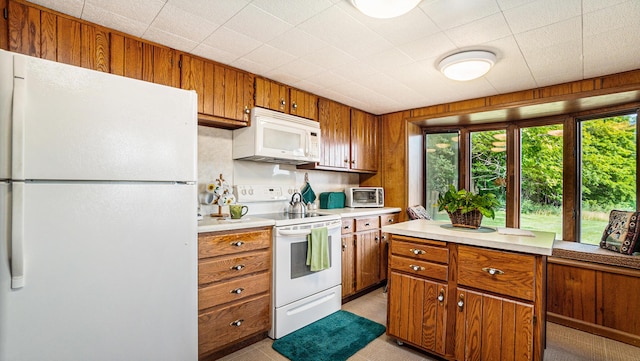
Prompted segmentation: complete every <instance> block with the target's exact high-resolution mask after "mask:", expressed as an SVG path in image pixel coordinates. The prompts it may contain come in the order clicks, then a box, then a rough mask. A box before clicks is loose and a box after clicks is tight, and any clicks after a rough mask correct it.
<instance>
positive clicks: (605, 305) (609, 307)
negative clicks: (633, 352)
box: [597, 272, 640, 335]
mask: <svg viewBox="0 0 640 361" xmlns="http://www.w3.org/2000/svg"><path fill="white" fill-rule="evenodd" d="M599 276H600V277H601V281H600V282H601V285H602V286H601V289H600V290H598V293H597V294H598V301H597V302H598V323H599V324H601V325H602V326H605V327H610V328H613V329H615V330H620V331H623V332H628V333H630V334H633V335H640V318H639V317H637V316H633V315H634V314H635V312H634V310H635V309H636V308H637V307H638V305H639V304H640V292H639V291H638V290H640V278H638V276H637V275H634V276H631V275H624V274H615V273H609V272H600V274H599Z"/></svg>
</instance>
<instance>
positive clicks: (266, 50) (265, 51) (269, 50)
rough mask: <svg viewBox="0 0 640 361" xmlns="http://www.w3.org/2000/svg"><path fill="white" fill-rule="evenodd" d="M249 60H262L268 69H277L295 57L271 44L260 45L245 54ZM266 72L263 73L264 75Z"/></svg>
mask: <svg viewBox="0 0 640 361" xmlns="http://www.w3.org/2000/svg"><path fill="white" fill-rule="evenodd" d="M245 58H246V59H247V60H249V61H253V62H260V63H262V65H263V66H265V67H266V68H267V69H268V70H267V72H269V71H271V69H276V68H278V67H280V66H282V65H284V64H287V63H289V62H291V61H293V60H294V59H295V57H294V56H293V55H290V54H288V53H285V52H284V51H282V50H280V49H277V48H274V47H273V46H271V45H262V46H259V47H258V48H257V49H255V50H254V51H252V52H250V53H249V54H247V55H246V56H245ZM263 74H264V73H261V75H263Z"/></svg>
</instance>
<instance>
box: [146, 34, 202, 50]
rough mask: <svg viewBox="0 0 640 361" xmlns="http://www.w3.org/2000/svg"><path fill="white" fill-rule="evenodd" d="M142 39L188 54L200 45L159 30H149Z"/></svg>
mask: <svg viewBox="0 0 640 361" xmlns="http://www.w3.org/2000/svg"><path fill="white" fill-rule="evenodd" d="M142 38H143V39H147V40H150V41H153V42H155V43H158V44H163V45H166V46H168V47H171V48H174V49H178V50H181V51H186V52H190V51H191V50H193V49H194V48H195V47H196V46H197V45H198V43H196V42H195V41H192V40H189V39H185V38H183V37H180V36H178V35H175V34H173V33H168V32H166V31H163V30H160V29H158V28H149V29H147V31H146V32H145V33H144V36H143V37H142Z"/></svg>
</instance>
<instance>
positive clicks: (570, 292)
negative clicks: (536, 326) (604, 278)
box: [547, 263, 617, 323]
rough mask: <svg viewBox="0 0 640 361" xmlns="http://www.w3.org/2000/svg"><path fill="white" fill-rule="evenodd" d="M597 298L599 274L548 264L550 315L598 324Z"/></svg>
mask: <svg viewBox="0 0 640 361" xmlns="http://www.w3.org/2000/svg"><path fill="white" fill-rule="evenodd" d="M616 293H617V292H616ZM595 294H596V271H594V270H589V269H585V268H579V267H571V266H565V265H559V264H553V263H548V264H547V312H551V313H556V314H558V315H562V316H566V317H570V318H575V319H578V320H581V321H585V322H589V323H596V297H594V295H595Z"/></svg>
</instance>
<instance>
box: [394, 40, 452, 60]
mask: <svg viewBox="0 0 640 361" xmlns="http://www.w3.org/2000/svg"><path fill="white" fill-rule="evenodd" d="M398 49H400V50H401V51H402V52H404V53H405V54H407V55H408V56H410V57H411V58H412V59H414V60H424V59H434V58H437V57H442V56H444V55H445V54H446V53H449V52H452V51H453V50H456V49H458V47H456V45H455V44H454V43H453V42H452V41H451V40H450V39H449V37H447V36H446V35H445V34H444V33H436V34H433V35H429V36H426V37H424V38H421V39H418V40H415V41H412V42H410V43H407V44H403V45H401V46H399V47H398Z"/></svg>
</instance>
